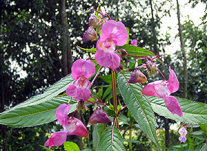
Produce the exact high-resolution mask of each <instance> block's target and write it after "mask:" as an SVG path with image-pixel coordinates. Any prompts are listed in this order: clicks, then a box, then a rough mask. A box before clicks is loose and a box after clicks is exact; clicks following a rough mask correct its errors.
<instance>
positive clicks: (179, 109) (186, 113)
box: [0, 9, 207, 151]
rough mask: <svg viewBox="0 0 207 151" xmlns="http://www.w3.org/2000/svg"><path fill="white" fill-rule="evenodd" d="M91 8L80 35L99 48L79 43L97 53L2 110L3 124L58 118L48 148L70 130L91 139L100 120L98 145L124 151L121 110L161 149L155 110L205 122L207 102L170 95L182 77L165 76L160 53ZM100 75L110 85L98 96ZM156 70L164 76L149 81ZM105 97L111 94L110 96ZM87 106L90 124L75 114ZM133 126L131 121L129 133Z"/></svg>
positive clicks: (37, 122) (31, 123) (28, 123)
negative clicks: (58, 128)
mask: <svg viewBox="0 0 207 151" xmlns="http://www.w3.org/2000/svg"><path fill="white" fill-rule="evenodd" d="M91 11H95V13H94V14H92V15H91V17H90V18H89V27H88V29H87V30H86V31H85V32H84V33H83V38H82V40H83V41H92V42H96V47H95V48H92V49H84V48H81V47H79V48H80V49H83V50H86V51H89V52H92V53H94V55H93V57H92V58H88V59H78V60H76V61H75V62H74V63H73V65H72V68H71V74H70V75H69V76H66V77H64V78H63V79H61V80H60V81H58V82H57V83H55V84H54V85H52V86H50V87H49V88H48V89H47V90H46V91H45V93H43V94H41V95H37V96H35V97H32V98H31V99H29V100H28V101H26V102H24V103H22V104H19V105H17V106H16V107H14V108H11V109H10V110H8V111H5V112H3V113H2V114H1V115H0V123H1V124H4V125H8V126H13V127H30V126H36V125H41V124H45V123H48V122H51V121H54V120H56V119H57V120H58V122H59V124H60V125H61V126H62V130H61V131H58V132H55V133H53V134H52V135H51V136H50V138H49V139H48V140H47V141H46V142H45V144H44V146H47V147H49V148H52V147H53V146H61V145H62V144H63V143H64V142H65V141H66V140H67V136H69V135H76V136H80V137H85V138H88V137H90V135H91V133H89V132H88V130H89V128H90V129H91V127H92V126H93V128H94V127H95V128H97V124H98V125H101V124H102V125H104V126H103V130H102V131H101V132H98V130H96V131H97V132H96V133H95V132H94V133H95V134H94V133H93V135H95V136H98V137H97V143H94V148H95V149H97V150H100V151H102V150H110V149H111V150H116V151H120V150H125V147H124V143H123V139H122V136H121V134H120V132H119V128H120V124H121V122H120V121H121V118H120V115H123V116H125V115H124V114H122V113H123V112H124V111H125V110H127V109H128V112H129V114H128V115H131V116H130V117H131V118H133V119H134V120H135V121H136V122H137V123H138V125H139V128H140V129H141V130H142V131H143V132H144V133H145V134H146V135H147V136H148V138H149V139H150V140H151V141H152V142H153V143H154V144H155V145H156V146H157V147H158V148H159V144H158V139H157V135H156V126H155V125H156V122H155V121H156V120H155V114H154V113H157V114H159V115H161V116H165V117H167V118H170V119H173V120H175V121H180V122H184V123H195V124H204V123H206V121H207V105H206V104H202V103H195V102H192V101H189V100H186V99H182V98H178V97H175V96H172V95H171V94H172V93H175V92H177V91H178V90H179V81H178V78H177V76H176V73H175V71H174V70H173V69H171V67H169V78H168V80H166V79H165V76H164V75H163V73H162V72H161V71H160V69H159V64H158V63H157V62H158V60H159V58H160V56H159V55H158V54H156V55H155V54H154V53H153V52H151V51H149V50H146V49H144V48H141V47H139V46H138V44H139V43H138V41H137V40H135V39H133V40H131V42H130V44H129V41H130V37H129V32H128V29H127V27H125V25H124V24H123V23H122V22H121V21H116V20H113V19H111V18H110V16H109V15H108V14H105V13H103V12H102V11H101V10H94V9H91V10H90V12H91ZM96 40H97V41H96ZM167 67H168V66H167ZM105 69H107V70H105ZM146 73H147V74H146ZM100 74H102V75H105V76H102V77H107V76H108V75H110V76H108V77H110V78H109V80H106V81H108V85H107V88H106V89H105V92H104V93H102V94H101V95H102V96H103V97H100V96H99V92H98V91H97V87H95V86H94V85H95V82H96V81H97V79H98V78H99V75H100ZM158 74H160V75H161V76H162V78H163V79H162V80H158V81H154V82H148V80H149V81H152V79H153V78H154V77H155V76H156V75H158ZM147 77H148V78H147ZM109 84H110V85H109ZM117 87H118V89H117ZM60 93H62V94H60ZM59 94H60V95H59ZM106 96H112V97H108V98H109V99H108V98H107V99H106ZM117 96H118V97H117ZM111 99H112V101H111V103H110V100H111ZM88 106H90V109H91V110H93V111H92V112H91V114H88V113H87V115H88V116H90V117H89V118H88V119H87V120H86V121H88V124H87V123H86V122H84V121H82V120H81V119H78V118H77V117H76V116H75V115H76V113H79V112H80V113H81V114H82V113H84V112H86V111H87V109H88ZM91 106H93V107H91ZM189 108H190V109H189ZM200 111H202V112H200ZM126 119H127V120H128V118H126ZM122 123H123V122H122ZM132 126H133V125H132V124H130V125H129V126H128V128H129V129H130V133H132V132H131V128H132ZM97 129H98V128H97ZM180 134H181V137H180V138H179V140H180V141H182V142H184V141H185V135H186V133H185V131H180ZM130 136H131V135H130ZM130 139H131V138H130ZM129 144H130V143H129ZM129 146H132V145H129ZM109 148H110V149H109ZM130 149H132V148H131V147H130Z"/></svg>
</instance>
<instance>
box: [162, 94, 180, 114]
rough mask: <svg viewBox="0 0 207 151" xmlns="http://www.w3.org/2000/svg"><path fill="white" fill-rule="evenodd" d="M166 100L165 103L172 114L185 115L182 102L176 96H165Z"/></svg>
mask: <svg viewBox="0 0 207 151" xmlns="http://www.w3.org/2000/svg"><path fill="white" fill-rule="evenodd" d="M164 100H165V105H166V107H167V108H168V110H169V111H170V112H171V113H172V114H177V115H178V116H180V117H181V116H183V112H182V109H181V108H180V104H179V102H178V100H177V98H176V97H174V96H166V97H165V98H164Z"/></svg>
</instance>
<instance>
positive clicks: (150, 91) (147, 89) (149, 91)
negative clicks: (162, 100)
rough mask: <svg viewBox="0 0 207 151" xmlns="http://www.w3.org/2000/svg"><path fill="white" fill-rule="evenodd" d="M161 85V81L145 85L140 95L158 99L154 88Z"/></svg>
mask: <svg viewBox="0 0 207 151" xmlns="http://www.w3.org/2000/svg"><path fill="white" fill-rule="evenodd" d="M161 83H162V81H155V82H151V83H149V84H147V85H145V86H144V88H143V89H142V94H144V95H147V96H156V97H160V96H159V95H158V94H157V91H156V90H155V86H157V85H160V84H161Z"/></svg>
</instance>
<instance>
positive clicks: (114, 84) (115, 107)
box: [111, 71, 119, 129]
mask: <svg viewBox="0 0 207 151" xmlns="http://www.w3.org/2000/svg"><path fill="white" fill-rule="evenodd" d="M111 80H112V94H113V106H114V112H115V114H117V113H118V110H117V95H116V72H114V71H112V72H111ZM115 126H116V128H117V129H119V121H118V117H117V118H116V119H115Z"/></svg>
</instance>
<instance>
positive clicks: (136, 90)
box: [118, 73, 157, 144]
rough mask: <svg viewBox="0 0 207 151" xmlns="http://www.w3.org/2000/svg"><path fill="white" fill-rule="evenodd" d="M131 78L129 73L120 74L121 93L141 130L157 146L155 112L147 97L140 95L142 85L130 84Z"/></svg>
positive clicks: (119, 85)
mask: <svg viewBox="0 0 207 151" xmlns="http://www.w3.org/2000/svg"><path fill="white" fill-rule="evenodd" d="M129 77H130V74H129V73H119V74H118V87H119V91H120V93H121V95H122V97H123V99H124V102H125V104H126V105H127V108H128V109H129V111H130V112H131V115H132V116H133V117H134V119H135V120H136V122H137V123H138V124H139V126H140V128H141V129H142V130H143V131H144V132H145V133H146V135H147V136H148V137H149V138H150V139H151V140H152V141H153V142H154V143H155V144H157V136H156V128H155V125H156V122H155V116H154V112H153V110H152V108H151V106H150V104H149V103H148V102H147V101H146V99H145V97H143V96H142V95H141V93H140V90H141V89H142V87H141V85H140V84H129V83H128V79H129Z"/></svg>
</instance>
